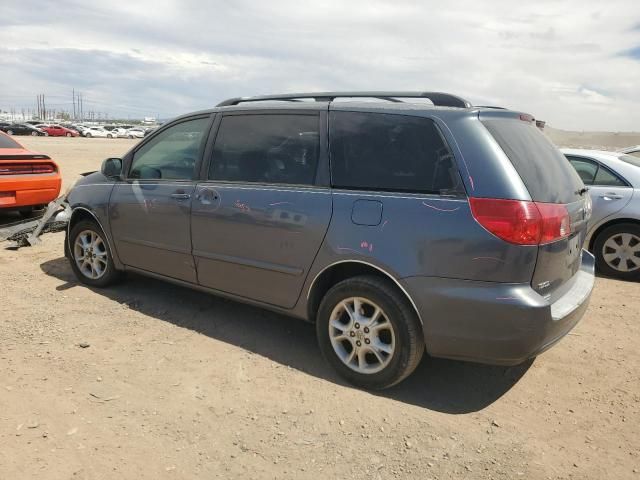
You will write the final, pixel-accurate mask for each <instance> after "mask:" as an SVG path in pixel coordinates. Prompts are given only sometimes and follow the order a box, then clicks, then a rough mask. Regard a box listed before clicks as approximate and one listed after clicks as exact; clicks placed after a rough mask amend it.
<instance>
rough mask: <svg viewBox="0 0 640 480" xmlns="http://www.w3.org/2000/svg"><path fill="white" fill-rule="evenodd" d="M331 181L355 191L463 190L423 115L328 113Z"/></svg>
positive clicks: (450, 158) (450, 160) (453, 165)
mask: <svg viewBox="0 0 640 480" xmlns="http://www.w3.org/2000/svg"><path fill="white" fill-rule="evenodd" d="M329 125H330V127H329V139H330V152H331V170H332V172H331V181H332V184H333V186H334V187H337V188H348V189H356V190H383V191H404V192H416V193H418V192H419V193H435V194H441V193H453V192H459V191H463V189H462V183H461V179H460V174H459V172H458V169H457V166H456V163H455V160H454V158H453V155H452V154H451V152H450V150H449V148H448V147H447V145H446V144H445V143H444V141H443V139H442V137H441V136H440V132H439V131H438V129H437V128H436V126H435V124H434V122H433V121H432V120H430V119H428V118H420V117H413V116H405V115H391V114H380V113H359V112H332V113H331V115H330V120H329Z"/></svg>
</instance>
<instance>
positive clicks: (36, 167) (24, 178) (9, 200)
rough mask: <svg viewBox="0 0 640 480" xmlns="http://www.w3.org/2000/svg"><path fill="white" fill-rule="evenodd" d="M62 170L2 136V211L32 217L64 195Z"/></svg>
mask: <svg viewBox="0 0 640 480" xmlns="http://www.w3.org/2000/svg"><path fill="white" fill-rule="evenodd" d="M61 185H62V178H61V176H60V170H59V168H58V166H57V165H56V164H55V162H54V161H53V160H51V158H49V156H47V155H43V154H40V153H36V152H31V151H29V150H27V149H26V148H24V147H23V146H22V145H20V144H19V143H18V142H16V141H15V140H14V139H13V138H11V137H9V136H8V135H5V134H4V133H0V211H2V210H18V211H19V212H20V214H22V215H24V216H27V215H30V214H31V212H32V211H33V209H34V207H35V208H42V207H44V206H45V205H46V204H47V203H49V202H50V201H52V200H54V199H55V198H56V197H57V196H58V195H59V193H60V187H61Z"/></svg>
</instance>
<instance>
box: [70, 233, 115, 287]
mask: <svg viewBox="0 0 640 480" xmlns="http://www.w3.org/2000/svg"><path fill="white" fill-rule="evenodd" d="M68 246H69V254H70V255H69V261H70V263H71V268H72V269H73V273H75V275H76V277H77V278H78V280H80V281H81V282H82V283H84V284H86V285H89V286H91V287H99V288H100V287H106V286H108V285H111V284H113V283H115V282H117V281H118V280H119V279H120V277H121V275H122V274H121V272H119V271H118V270H116V268H115V265H114V263H113V257H112V256H111V250H110V248H109V244H108V242H107V237H106V235H105V234H104V232H103V231H102V229H101V228H100V227H99V226H98V224H97V223H95V222H93V221H91V220H81V221H79V222H78V223H77V224H75V225H74V226H73V228H72V229H71V232H70V235H69V245H68Z"/></svg>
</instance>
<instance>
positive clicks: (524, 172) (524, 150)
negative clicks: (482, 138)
mask: <svg viewBox="0 0 640 480" xmlns="http://www.w3.org/2000/svg"><path fill="white" fill-rule="evenodd" d="M482 123H483V124H484V126H485V127H487V130H489V132H490V133H491V135H492V136H493V138H495V140H496V141H497V142H498V144H499V145H500V147H501V148H502V150H503V151H504V153H505V154H506V155H507V157H509V160H511V163H512V164H513V166H514V167H515V169H516V171H517V172H518V174H519V175H520V178H521V179H522V181H523V182H524V184H525V186H526V187H527V190H529V194H530V195H531V199H532V200H533V201H535V202H547V203H572V202H576V201H578V200H580V198H581V196H580V194H579V193H578V192H579V191H580V190H582V188H584V184H583V183H582V181H581V180H580V177H579V176H578V174H577V173H576V171H575V170H574V169H573V168H572V167H571V165H570V164H569V162H567V159H566V158H565V156H564V155H562V153H560V151H559V150H558V149H557V148H556V147H555V146H554V145H553V144H552V143H551V142H550V141H549V140H548V139H547V137H545V136H544V134H543V133H541V132H540V130H539V129H538V128H536V127H535V126H534V125H533V124H532V123H530V122H525V121H522V120H515V119H506V118H500V119H496V118H492V119H484V120H482Z"/></svg>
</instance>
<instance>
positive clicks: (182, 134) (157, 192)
mask: <svg viewBox="0 0 640 480" xmlns="http://www.w3.org/2000/svg"><path fill="white" fill-rule="evenodd" d="M209 126H210V117H209V116H201V117H194V118H190V119H186V120H181V121H179V122H177V123H175V124H173V125H171V126H169V127H167V128H166V129H164V131H162V132H160V133H159V134H158V135H156V136H155V137H153V138H151V139H149V141H147V142H144V143H143V144H142V145H141V146H140V147H139V148H138V149H137V150H136V151H135V152H134V153H133V158H132V160H131V165H130V166H129V168H128V171H127V174H126V179H125V180H124V181H122V182H118V183H117V184H116V185H115V187H114V189H113V192H112V194H111V199H110V203H109V220H110V224H111V231H112V234H113V237H114V240H115V246H116V250H117V252H118V256H119V257H120V260H121V261H122V263H124V264H125V265H128V266H131V267H136V268H140V269H142V270H146V271H149V272H153V273H159V274H161V275H165V276H168V277H172V278H176V279H179V280H184V281H188V282H192V283H196V271H195V265H194V263H193V257H192V256H191V229H190V214H191V202H192V199H193V193H194V190H195V185H196V181H197V180H196V178H197V175H198V172H199V168H200V165H201V158H202V152H203V150H204V145H205V143H206V137H207V134H208V132H209Z"/></svg>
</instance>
